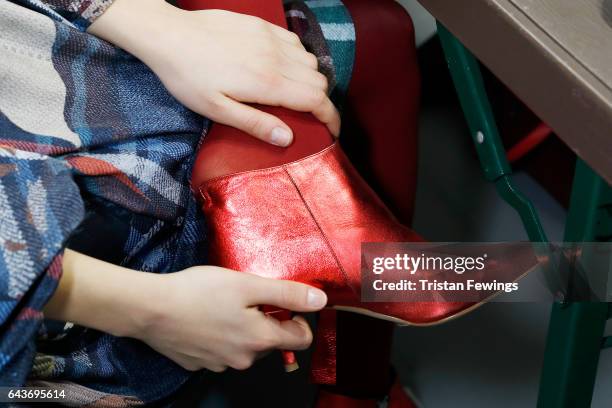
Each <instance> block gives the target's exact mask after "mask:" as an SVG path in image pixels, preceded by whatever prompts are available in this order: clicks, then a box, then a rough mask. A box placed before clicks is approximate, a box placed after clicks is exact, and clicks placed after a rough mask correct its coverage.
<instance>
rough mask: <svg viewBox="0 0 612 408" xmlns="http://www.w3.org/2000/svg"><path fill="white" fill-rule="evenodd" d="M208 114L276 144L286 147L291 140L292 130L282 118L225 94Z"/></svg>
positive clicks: (212, 117) (223, 122)
mask: <svg viewBox="0 0 612 408" xmlns="http://www.w3.org/2000/svg"><path fill="white" fill-rule="evenodd" d="M208 116H209V117H210V119H212V120H213V121H215V122H219V123H222V124H224V125H228V126H232V127H235V128H237V129H240V130H242V131H243V132H245V133H248V134H249V135H251V136H254V137H256V138H258V139H261V140H263V141H264V142H267V143H270V144H273V145H276V146H281V147H286V146H289V145H290V144H291V142H292V141H293V132H292V131H291V129H290V128H289V126H287V125H286V124H285V123H284V122H283V121H282V120H280V119H279V118H277V117H276V116H273V115H270V114H269V113H265V112H262V111H260V110H258V109H255V108H253V107H251V106H248V105H245V104H242V103H240V102H236V101H235V100H233V99H231V98H228V97H226V96H220V97H219V100H218V101H217V102H216V106H215V109H213V110H212V112H211V113H209V114H208Z"/></svg>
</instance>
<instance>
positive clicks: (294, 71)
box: [89, 0, 340, 146]
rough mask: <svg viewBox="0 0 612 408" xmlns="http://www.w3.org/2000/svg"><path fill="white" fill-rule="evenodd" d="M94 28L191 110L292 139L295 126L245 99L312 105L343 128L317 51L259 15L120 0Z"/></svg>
mask: <svg viewBox="0 0 612 408" xmlns="http://www.w3.org/2000/svg"><path fill="white" fill-rule="evenodd" d="M89 32H91V33H93V34H95V35H96V36H98V37H101V38H104V39H106V40H108V41H110V42H112V43H114V44H115V45H117V46H119V47H121V48H124V49H125V50H127V51H128V52H130V53H132V54H133V55H135V56H136V57H138V58H140V59H141V60H142V61H143V62H144V63H145V64H147V65H148V66H149V67H150V68H151V69H152V70H153V71H154V72H155V73H156V74H157V75H158V77H159V78H160V79H161V81H162V82H163V83H164V85H165V86H166V88H167V89H168V90H169V91H170V93H172V95H173V96H174V97H175V98H176V99H177V100H179V101H180V102H181V103H183V104H184V105H185V106H187V107H188V108H190V109H191V110H193V111H195V112H198V113H200V114H202V115H204V116H206V117H208V118H210V119H212V120H214V121H216V122H219V123H223V124H226V125H229V126H233V127H236V128H238V129H240V130H242V131H244V132H246V133H249V134H251V135H253V136H255V137H257V138H259V139H261V140H264V141H266V142H269V143H272V144H276V145H280V146H287V145H289V144H290V143H291V141H292V137H293V136H292V133H291V129H290V128H289V127H288V126H287V125H286V124H285V123H284V122H282V121H281V120H280V119H278V118H277V117H274V116H272V115H270V114H268V113H264V112H262V111H260V110H257V109H255V108H254V107H251V106H248V105H245V103H258V104H262V105H270V106H282V107H285V108H289V109H292V110H296V111H302V112H311V113H313V114H314V115H315V116H316V117H317V118H318V119H319V120H321V121H322V122H323V123H325V124H326V125H327V126H328V128H329V130H330V131H331V133H332V134H334V135H336V136H337V135H338V134H339V132H340V116H339V114H338V112H337V111H336V109H335V107H334V105H333V104H332V102H331V101H330V100H329V98H328V97H327V94H326V91H327V79H326V78H325V76H324V75H323V74H321V73H319V72H318V71H317V58H316V57H315V56H314V55H313V54H310V53H308V52H307V51H306V50H305V49H304V47H303V46H302V44H301V43H300V40H299V38H298V37H297V35H295V34H294V33H291V32H289V31H287V30H285V29H282V28H280V27H278V26H276V25H273V24H270V23H267V22H265V21H264V20H262V19H259V18H257V17H252V16H247V15H242V14H237V13H232V12H228V11H222V10H204V11H183V10H180V9H177V8H175V7H173V6H171V5H169V4H167V3H165V2H164V1H162V0H116V1H115V3H113V5H112V6H111V7H110V8H109V9H108V10H107V11H106V12H105V13H104V14H103V15H102V16H100V17H99V18H98V19H97V20H96V21H95V22H94V24H92V25H91V27H90V28H89Z"/></svg>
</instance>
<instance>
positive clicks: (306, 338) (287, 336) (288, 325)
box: [276, 316, 312, 350]
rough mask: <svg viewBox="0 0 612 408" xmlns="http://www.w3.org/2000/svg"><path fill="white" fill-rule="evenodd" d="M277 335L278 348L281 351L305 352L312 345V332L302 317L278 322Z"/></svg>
mask: <svg viewBox="0 0 612 408" xmlns="http://www.w3.org/2000/svg"><path fill="white" fill-rule="evenodd" d="M276 333H277V336H278V344H277V348H279V349H281V350H304V349H307V348H308V347H309V346H310V343H312V331H311V330H310V327H309V326H308V323H306V320H304V318H303V317H301V316H296V317H294V318H293V319H291V320H285V321H282V322H278V324H277V325H276Z"/></svg>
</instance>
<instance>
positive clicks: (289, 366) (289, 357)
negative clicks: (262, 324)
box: [261, 306, 300, 373]
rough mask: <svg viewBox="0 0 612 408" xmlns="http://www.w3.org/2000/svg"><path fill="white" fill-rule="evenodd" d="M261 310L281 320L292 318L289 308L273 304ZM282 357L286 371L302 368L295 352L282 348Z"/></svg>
mask: <svg viewBox="0 0 612 408" xmlns="http://www.w3.org/2000/svg"><path fill="white" fill-rule="evenodd" d="M261 310H262V311H263V312H264V313H265V314H266V315H267V316H271V317H274V318H275V319H276V320H278V321H279V322H283V321H285V320H289V319H291V312H290V311H289V310H284V309H278V308H274V307H272V306H262V307H261ZM280 352H281V357H282V358H283V365H284V366H285V371H286V372H288V373H290V372H292V371H295V370H297V369H298V368H300V366H299V364H298V362H297V359H296V357H295V353H294V352H293V351H290V350H281V351H280Z"/></svg>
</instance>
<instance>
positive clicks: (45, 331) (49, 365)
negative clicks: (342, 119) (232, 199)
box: [0, 0, 354, 406]
mask: <svg viewBox="0 0 612 408" xmlns="http://www.w3.org/2000/svg"><path fill="white" fill-rule="evenodd" d="M111 3H112V0H47V1H42V0H12V1H6V0H3V1H0V54H1V57H0V77H1V78H2V85H1V86H2V90H1V91H0V385H3V386H18V385H23V384H25V383H26V381H29V382H30V383H38V384H46V385H49V384H56V385H57V384H61V387H62V388H63V389H67V388H70V387H72V388H71V390H73V391H74V392H75V393H77V394H78V395H79V400H78V401H73V403H77V402H78V403H79V404H81V403H83V404H93V403H95V404H97V405H107V406H128V405H135V404H140V403H142V402H150V401H155V400H159V399H161V398H164V397H166V396H168V395H170V394H172V393H173V392H174V391H176V390H177V388H178V387H180V386H181V384H183V383H184V382H185V381H186V380H187V379H188V378H189V375H190V374H189V373H188V372H187V371H185V370H183V369H182V368H180V367H179V366H178V365H176V364H174V363H173V362H171V361H170V360H168V359H166V358H165V357H164V356H162V355H160V354H158V353H156V352H155V351H153V350H152V349H150V348H149V347H147V346H146V345H145V344H143V343H141V342H139V341H136V340H134V339H129V338H117V337H113V336H111V335H109V334H106V333H101V332H98V331H95V330H91V329H85V328H82V327H77V326H73V325H71V324H70V323H59V322H52V321H48V320H45V319H44V316H43V313H42V310H43V306H44V305H45V303H46V302H47V301H48V300H49V298H50V297H51V296H52V294H53V292H54V290H55V288H56V287H57V284H58V281H59V279H60V277H61V272H62V271H61V263H62V253H63V249H64V248H65V247H66V246H67V245H69V246H70V247H72V248H80V247H84V248H86V247H87V243H90V244H91V243H94V245H90V247H91V246H94V247H95V246H97V247H100V245H95V243H96V242H99V241H96V238H97V237H99V236H100V234H102V235H104V233H103V231H101V230H97V227H96V225H98V226H101V225H102V224H104V225H105V228H107V229H108V228H110V229H111V232H110V233H109V235H112V236H115V237H118V238H117V239H116V242H114V243H109V244H108V246H110V247H111V248H112V251H111V252H112V254H111V255H109V257H110V259H106V260H110V261H113V262H115V263H117V264H120V265H122V266H125V267H128V268H132V269H137V270H141V271H147V272H154V273H169V272H174V271H179V270H182V269H185V268H188V267H190V266H194V265H201V264H205V263H206V259H204V257H203V254H204V253H205V252H206V251H205V250H204V248H205V244H206V235H205V228H204V227H205V220H204V219H203V217H202V215H201V214H200V212H199V211H198V208H197V204H196V201H195V200H194V198H193V196H192V194H191V192H190V188H189V176H190V174H191V168H192V165H193V161H194V158H195V155H194V152H195V151H196V149H197V147H198V144H199V143H200V140H201V139H202V137H203V135H205V133H206V129H207V128H208V125H209V122H208V120H207V119H206V118H203V117H200V116H198V115H197V114H195V113H194V112H191V111H189V110H188V109H186V108H185V107H183V106H182V105H180V104H179V103H178V102H177V101H176V100H175V99H174V98H173V97H172V96H171V95H170V94H169V93H168V92H167V91H166V90H165V88H164V87H163V86H162V84H161V82H160V81H159V80H158V78H157V77H156V76H155V75H154V74H153V73H152V72H151V71H150V70H149V69H148V68H147V67H146V66H145V65H144V64H143V63H141V62H140V61H139V60H137V59H136V58H134V57H133V56H131V55H130V54H128V53H126V52H124V51H122V50H121V49H118V48H116V47H114V46H112V45H111V44H108V43H106V42H104V41H102V40H100V39H98V38H96V37H94V36H92V35H89V34H87V33H86V32H85V30H86V28H87V27H88V25H89V24H91V22H92V21H93V20H94V19H95V18H96V17H97V16H99V15H101V14H102V13H103V12H104V10H105V9H106V8H107V7H108V6H109V5H110V4H111ZM286 11H287V18H288V21H289V25H290V27H291V29H292V30H294V31H295V32H297V33H298V34H299V35H300V36H301V38H302V39H303V41H304V43H305V45H306V46H307V48H309V50H310V51H312V52H314V53H315V54H316V55H317V56H318V57H319V60H320V62H321V66H322V71H323V72H324V73H325V74H327V75H328V77H329V79H330V84H333V85H334V86H333V90H332V96H333V98H334V99H335V100H336V101H339V100H340V99H341V97H342V95H343V94H344V92H345V91H346V88H347V86H348V79H349V77H350V71H351V66H352V61H353V52H354V30H353V27H352V24H351V21H350V17H349V15H348V13H347V12H346V10H345V9H344V7H343V6H342V4H341V3H340V1H339V0H314V1H292V2H289V3H287V5H286ZM96 217H98V218H100V217H102V218H103V219H105V220H110V221H109V222H108V223H106V222H105V223H98V224H96V223H95V222H88V220H92V219H94V220H95V219H96ZM105 244H106V242H105ZM101 258H104V256H101ZM159 301H160V302H163V299H160V300H159Z"/></svg>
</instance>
